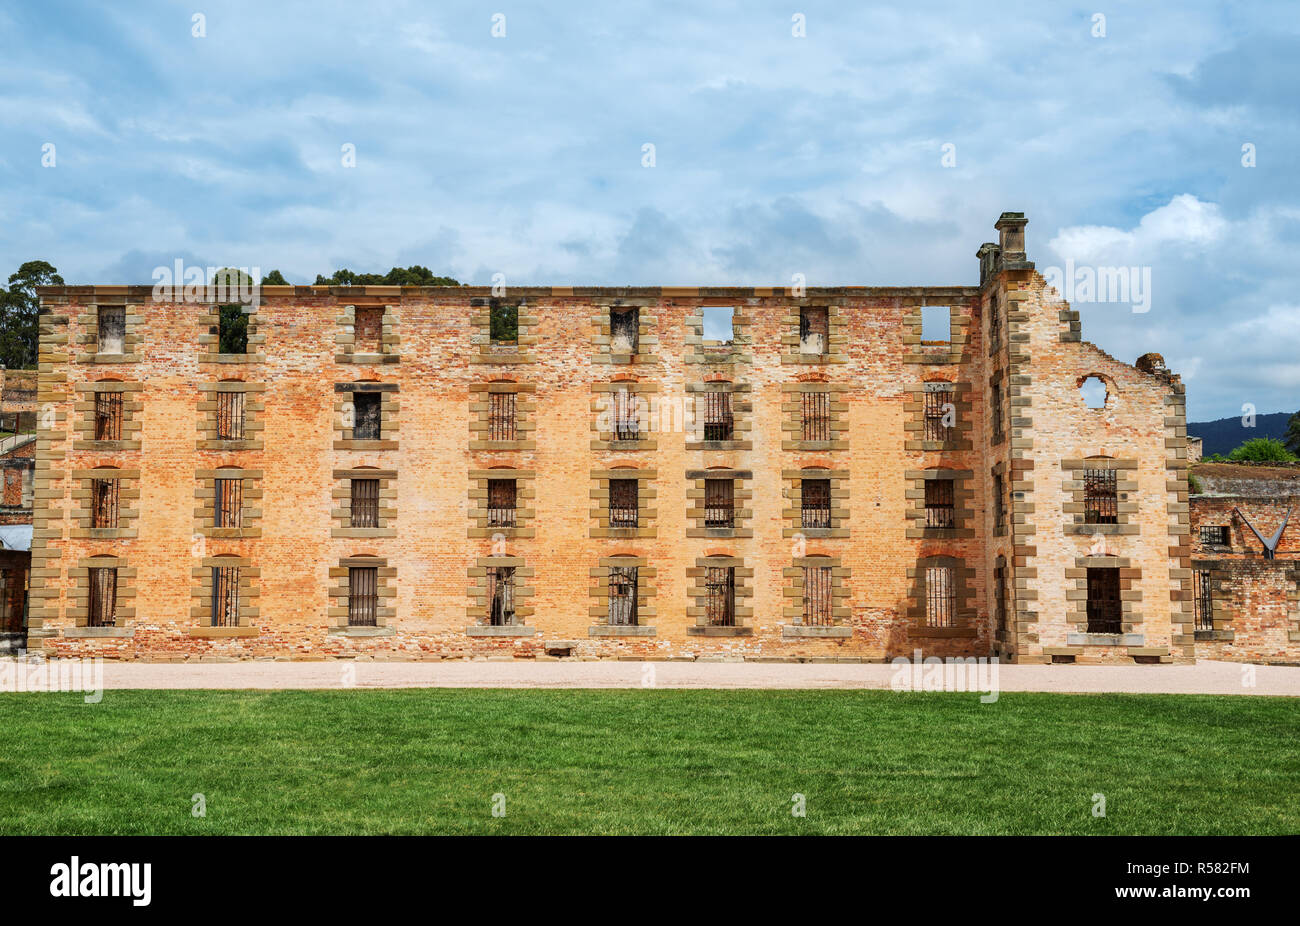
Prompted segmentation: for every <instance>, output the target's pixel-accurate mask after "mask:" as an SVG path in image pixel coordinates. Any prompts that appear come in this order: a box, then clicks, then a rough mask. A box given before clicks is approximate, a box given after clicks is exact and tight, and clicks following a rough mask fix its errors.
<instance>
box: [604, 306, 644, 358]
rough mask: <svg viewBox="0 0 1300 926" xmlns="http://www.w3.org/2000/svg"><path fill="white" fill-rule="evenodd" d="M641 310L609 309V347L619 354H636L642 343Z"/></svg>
mask: <svg viewBox="0 0 1300 926" xmlns="http://www.w3.org/2000/svg"><path fill="white" fill-rule="evenodd" d="M640 331H641V310H640V309H637V308H630V309H622V308H617V309H610V310H609V347H610V350H612V351H613V352H615V353H618V354H635V353H636V352H637V346H638V344H639V343H640Z"/></svg>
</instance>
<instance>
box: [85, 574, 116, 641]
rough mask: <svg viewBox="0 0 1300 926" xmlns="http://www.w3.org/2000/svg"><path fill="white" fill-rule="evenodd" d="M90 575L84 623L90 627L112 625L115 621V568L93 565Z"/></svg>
mask: <svg viewBox="0 0 1300 926" xmlns="http://www.w3.org/2000/svg"><path fill="white" fill-rule="evenodd" d="M88 572H89V577H90V602H89V612H88V614H87V618H86V623H87V624H88V625H89V626H91V627H112V626H114V625H115V624H116V623H117V568H116V567H94V568H91V569H90V570H88Z"/></svg>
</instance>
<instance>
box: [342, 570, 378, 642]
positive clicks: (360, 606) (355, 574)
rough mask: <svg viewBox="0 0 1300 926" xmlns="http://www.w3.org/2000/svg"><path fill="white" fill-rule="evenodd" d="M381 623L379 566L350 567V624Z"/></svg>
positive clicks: (366, 624)
mask: <svg viewBox="0 0 1300 926" xmlns="http://www.w3.org/2000/svg"><path fill="white" fill-rule="evenodd" d="M378 623H379V567H377V566H349V567H348V626H349V627H375V626H377V625H378Z"/></svg>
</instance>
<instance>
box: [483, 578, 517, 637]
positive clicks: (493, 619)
mask: <svg viewBox="0 0 1300 926" xmlns="http://www.w3.org/2000/svg"><path fill="white" fill-rule="evenodd" d="M487 584H488V623H489V624H491V625H492V626H494V627H505V626H509V625H513V624H514V623H515V567H514V566H489V567H488V571H487Z"/></svg>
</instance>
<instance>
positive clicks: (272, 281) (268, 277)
mask: <svg viewBox="0 0 1300 926" xmlns="http://www.w3.org/2000/svg"><path fill="white" fill-rule="evenodd" d="M262 285H263V286H288V285H289V281H288V280H286V279H285V278H284V274H283V273H281V272H280V271H279V270H272V271H271V272H270V273H267V274H264V275H263V276H262Z"/></svg>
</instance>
